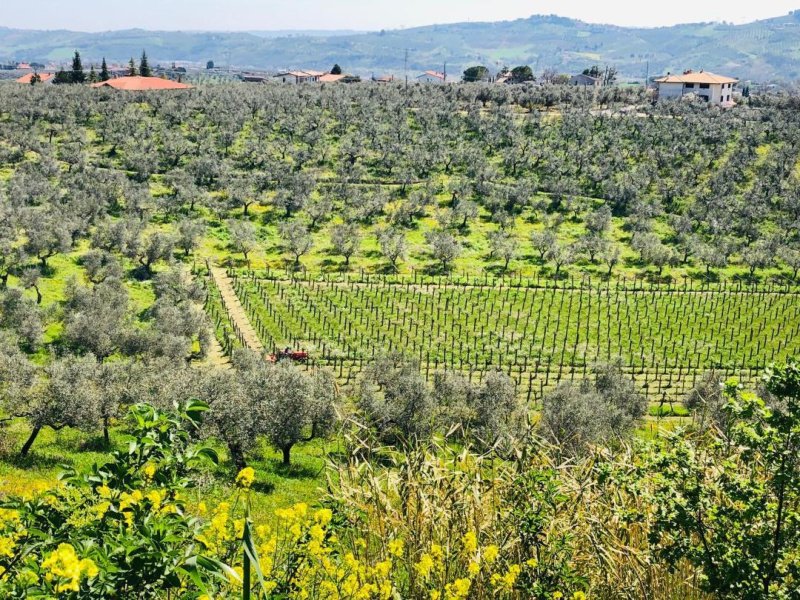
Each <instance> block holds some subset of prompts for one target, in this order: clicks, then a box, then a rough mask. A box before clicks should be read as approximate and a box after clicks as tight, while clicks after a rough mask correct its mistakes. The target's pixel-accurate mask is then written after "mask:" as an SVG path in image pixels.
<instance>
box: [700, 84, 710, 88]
mask: <svg viewBox="0 0 800 600" xmlns="http://www.w3.org/2000/svg"><path fill="white" fill-rule="evenodd" d="M708 88H709V85H708V84H707V83H701V84H700V89H701V90H707V89H708Z"/></svg>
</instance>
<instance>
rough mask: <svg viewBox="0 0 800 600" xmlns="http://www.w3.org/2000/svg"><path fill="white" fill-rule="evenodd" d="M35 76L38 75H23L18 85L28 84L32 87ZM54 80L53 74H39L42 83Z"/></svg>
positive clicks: (18, 80)
mask: <svg viewBox="0 0 800 600" xmlns="http://www.w3.org/2000/svg"><path fill="white" fill-rule="evenodd" d="M34 75H36V73H28V74H27V75H23V76H22V77H20V78H19V79H17V80H16V82H17V83H26V84H28V85H30V83H31V80H32V79H33V77H34ZM52 78H53V74H52V73H39V81H40V82H41V83H45V82H47V81H50V80H51V79H52Z"/></svg>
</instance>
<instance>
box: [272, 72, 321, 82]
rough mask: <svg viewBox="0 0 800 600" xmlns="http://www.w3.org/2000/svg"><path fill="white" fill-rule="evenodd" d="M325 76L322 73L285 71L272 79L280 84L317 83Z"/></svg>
mask: <svg viewBox="0 0 800 600" xmlns="http://www.w3.org/2000/svg"><path fill="white" fill-rule="evenodd" d="M323 75H325V73H323V72H322V71H310V70H306V71H283V72H281V73H278V74H277V75H274V76H273V77H272V78H273V79H274V80H275V81H278V82H279V83H295V84H296V83H317V82H318V81H319V80H320V77H322V76H323Z"/></svg>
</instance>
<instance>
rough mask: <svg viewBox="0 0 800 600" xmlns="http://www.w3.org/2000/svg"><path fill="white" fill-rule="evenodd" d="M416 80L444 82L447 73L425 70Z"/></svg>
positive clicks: (421, 81)
mask: <svg viewBox="0 0 800 600" xmlns="http://www.w3.org/2000/svg"><path fill="white" fill-rule="evenodd" d="M417 81H419V82H420V83H445V82H446V81H447V73H439V72H438V71H425V72H424V73H423V74H422V75H418V76H417Z"/></svg>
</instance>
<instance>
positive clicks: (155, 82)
mask: <svg viewBox="0 0 800 600" xmlns="http://www.w3.org/2000/svg"><path fill="white" fill-rule="evenodd" d="M92 87H93V88H100V87H110V88H114V89H115V90H127V91H129V92H145V91H150V90H188V89H191V87H192V86H190V85H186V84H185V83H179V82H177V81H172V80H170V79H161V78H160V77H140V76H130V77H117V78H116V79H109V80H108V81H101V82H99V83H93V84H92Z"/></svg>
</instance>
